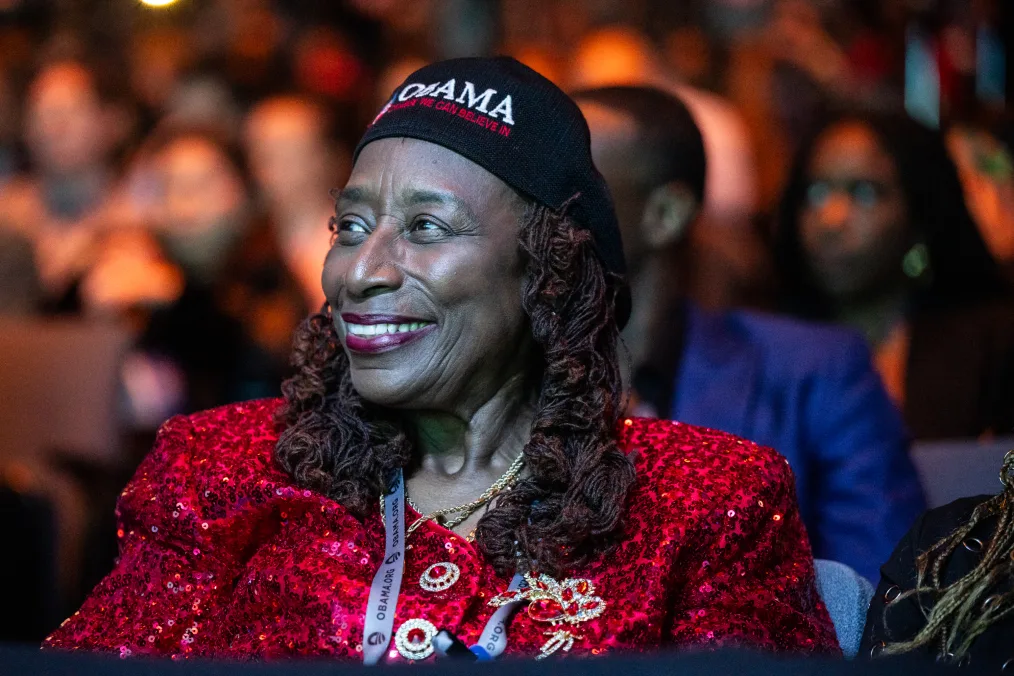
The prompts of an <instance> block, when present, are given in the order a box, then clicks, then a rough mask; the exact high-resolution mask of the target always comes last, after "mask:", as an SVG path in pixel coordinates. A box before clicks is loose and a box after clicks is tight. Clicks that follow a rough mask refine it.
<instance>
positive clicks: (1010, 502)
mask: <svg viewBox="0 0 1014 676" xmlns="http://www.w3.org/2000/svg"><path fill="white" fill-rule="evenodd" d="M1000 480H1001V481H1002V482H1003V491H1001V492H1000V493H999V494H998V495H995V496H985V495H981V496H978V497H974V498H963V499H961V500H957V501H955V502H952V503H951V504H949V505H945V506H943V507H939V508H937V509H934V510H931V511H930V512H927V513H926V514H924V515H923V516H922V517H920V518H919V520H918V521H916V523H915V525H914V526H913V527H912V530H911V531H909V533H908V535H906V536H905V537H904V538H903V539H902V541H901V542H900V543H899V544H898V547H897V548H896V549H895V551H894V554H893V555H891V558H890V559H889V560H888V561H887V563H885V564H884V566H883V568H881V578H880V585H879V586H878V588H877V593H876V595H875V596H874V597H873V603H871V604H870V609H869V613H868V615H867V618H866V629H865V631H864V632H863V647H862V649H861V651H860V654H865V655H870V656H872V657H876V656H878V655H881V654H882V655H885V656H886V655H899V654H904V653H913V654H918V655H924V656H928V657H934V658H936V659H937V660H940V661H944V662H949V663H954V664H961V665H964V664H970V665H972V666H974V667H975V669H976V670H982V672H983V673H986V672H987V671H992V672H993V673H999V672H1001V671H1002V672H1003V673H1009V672H1010V671H1011V669H1014V599H1012V597H1011V591H1012V588H1014V574H1012V560H1014V451H1011V452H1009V453H1007V456H1006V457H1005V458H1004V462H1003V468H1002V469H1001V471H1000Z"/></svg>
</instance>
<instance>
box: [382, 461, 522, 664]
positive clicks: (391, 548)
mask: <svg viewBox="0 0 1014 676" xmlns="http://www.w3.org/2000/svg"><path fill="white" fill-rule="evenodd" d="M384 520H385V525H384V535H385V537H384V541H385V546H384V562H383V563H382V564H381V565H380V567H379V568H378V569H377V572H376V573H375V574H374V576H373V584H372V585H370V597H369V600H368V601H367V603H366V620H365V622H364V624H363V637H364V640H363V664H366V665H374V664H377V663H378V662H380V661H381V660H382V659H383V657H384V653H385V652H387V648H388V646H389V645H390V643H391V638H392V637H393V636H394V631H393V630H394V614H395V610H396V608H397V606H398V596H399V595H400V594H401V579H402V577H403V575H404V573H405V476H404V474H403V473H402V471H401V470H400V469H399V470H398V471H397V472H396V475H395V476H394V481H393V482H392V483H391V485H390V486H388V489H387V494H386V495H385V496H384ZM523 582H524V577H523V576H522V575H521V574H520V573H517V574H515V575H514V578H513V579H512V580H511V583H510V586H509V587H508V589H509V590H512V591H513V590H516V589H518V588H520V586H521V584H522V583H523ZM521 603H522V602H521V601H514V602H512V603H508V604H505V605H503V606H500V607H499V608H497V609H496V612H494V613H493V615H492V616H490V618H489V620H487V621H486V626H485V627H484V628H483V630H482V634H481V635H480V637H479V642H478V643H476V644H475V645H473V646H470V647H469V650H471V651H472V652H473V653H474V654H475V655H476V656H477V657H478V659H479V660H480V661H483V662H485V661H490V660H494V659H496V658H497V657H498V656H499V655H500V654H501V653H502V652H503V651H504V649H505V648H506V647H507V622H508V621H509V620H510V616H511V615H512V614H513V613H514V611H515V610H517V608H518V606H519V605H520V604H521Z"/></svg>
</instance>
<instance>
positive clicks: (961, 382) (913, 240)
mask: <svg viewBox="0 0 1014 676" xmlns="http://www.w3.org/2000/svg"><path fill="white" fill-rule="evenodd" d="M778 228H779V232H778V234H777V242H776V246H777V252H776V253H777V260H778V270H779V273H780V274H782V275H783V277H784V280H785V289H784V293H785V296H784V299H783V300H784V303H785V307H786V308H787V309H788V310H789V311H790V312H792V313H794V314H795V315H797V316H799V317H805V318H810V319H823V320H830V321H834V322H838V323H841V324H845V325H848V326H852V327H854V328H856V329H858V330H860V331H861V332H862V333H863V334H864V335H865V336H866V339H867V340H868V341H869V343H870V345H871V346H872V348H873V350H874V354H875V358H876V364H877V369H878V371H879V372H880V375H881V377H882V378H883V380H884V384H885V385H886V387H887V390H888V392H890V394H891V396H892V397H893V398H894V400H895V401H896V402H897V403H898V405H899V407H901V409H902V410H903V412H904V415H905V420H906V422H907V423H908V426H909V429H910V430H911V432H912V433H913V435H914V436H915V437H916V438H917V439H928V438H963V437H977V436H980V435H983V434H997V435H1008V434H1011V433H1012V432H1014V312H1012V311H1011V309H1010V306H1009V305H1008V302H1007V287H1006V284H1005V283H1004V281H1003V279H1002V276H1001V274H1000V272H999V269H998V267H997V265H996V263H995V261H994V260H993V258H992V257H991V256H990V253H989V250H988V249H987V247H986V245H985V244H984V242H983V239H982V237H981V236H980V235H979V232H978V230H977V228H976V225H975V223H974V221H973V220H972V217H971V215H970V214H969V211H968V208H967V206H966V204H965V199H964V195H963V193H962V187H961V183H960V182H959V180H958V174H957V171H956V170H955V167H954V164H953V162H952V161H951V159H950V158H949V157H948V155H947V151H946V149H945V147H944V144H943V141H942V140H941V138H940V136H939V134H937V133H936V132H932V131H930V130H928V129H925V128H923V127H921V126H920V125H918V124H917V123H915V122H913V121H911V120H909V119H908V118H905V117H902V116H900V115H876V114H843V115H839V116H836V117H832V118H830V119H829V120H827V121H826V122H824V123H823V124H822V125H820V126H819V127H818V129H817V131H816V132H815V133H814V134H813V135H812V136H811V137H810V138H809V139H807V140H806V141H805V142H804V143H803V145H802V146H801V149H800V152H799V154H798V155H797V157H796V160H795V164H794V167H793V170H792V173H791V175H790V180H789V183H788V186H787V188H786V191H785V194H784V197H783V201H782V206H781V213H780V222H779V226H778Z"/></svg>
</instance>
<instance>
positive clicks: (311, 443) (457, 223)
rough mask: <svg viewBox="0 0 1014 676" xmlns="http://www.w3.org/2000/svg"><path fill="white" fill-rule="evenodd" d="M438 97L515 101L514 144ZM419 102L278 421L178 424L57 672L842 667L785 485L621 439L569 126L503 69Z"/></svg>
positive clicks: (467, 73) (302, 347) (382, 151)
mask: <svg viewBox="0 0 1014 676" xmlns="http://www.w3.org/2000/svg"><path fill="white" fill-rule="evenodd" d="M434 82H435V83H438V86H434V87H433V88H432V89H430V86H429V84H427V83H434ZM439 83H442V84H439ZM406 91H409V92H410V93H411V95H412V96H414V97H415V98H408V97H406V96H403V94H404V92H406ZM455 96H457V98H454V97H455ZM438 97H442V99H443V100H452V99H453V100H454V101H455V104H456V105H459V106H460V107H462V109H467V110H469V111H470V112H471V110H472V109H473V108H474V109H475V111H477V112H478V113H481V114H484V115H487V116H488V117H495V116H494V115H493V113H494V112H497V110H499V109H500V108H501V107H503V105H504V104H503V102H504V101H509V102H510V106H509V108H508V109H507V110H509V112H510V115H509V117H510V120H509V122H508V120H507V118H508V115H506V114H505V115H503V117H502V118H501V120H500V122H501V123H504V124H508V123H509V124H510V125H511V127H510V133H509V135H503V134H500V133H498V132H495V131H493V130H492V129H491V128H487V127H485V126H480V125H476V124H474V123H472V122H470V121H469V120H468V119H465V118H463V117H460V116H458V115H448V114H447V112H446V108H447V107H446V106H444V107H443V108H441V109H438V108H437V106H436V105H435V103H436V99H437V98H438ZM406 98H407V100H410V101H418V104H417V105H414V106H402V107H396V106H393V105H389V106H387V107H385V109H384V110H383V111H381V113H380V115H378V117H377V119H376V120H375V121H374V123H373V124H372V125H371V127H370V128H369V129H368V130H367V132H366V134H365V136H364V137H363V139H362V141H361V142H360V144H359V147H358V148H357V151H356V157H355V165H354V168H353V171H352V175H351V177H350V178H349V181H348V184H347V185H346V186H345V188H344V189H342V190H341V191H340V192H339V193H338V199H337V204H336V211H335V216H334V218H333V219H332V221H331V228H332V232H333V244H332V248H331V250H330V252H329V253H328V256H327V260H326V261H325V264H324V272H323V276H322V282H323V288H324V291H325V295H326V297H327V304H326V305H325V307H324V308H323V310H322V312H320V313H318V314H315V315H313V316H312V317H310V318H309V319H308V320H307V321H306V323H305V324H304V325H303V326H302V327H301V329H300V330H299V331H298V333H297V335H296V339H295V347H294V354H293V361H294V365H295V366H296V368H297V375H296V376H295V377H294V378H292V379H291V380H290V381H288V382H287V383H286V384H285V386H284V388H283V391H284V395H285V398H284V401H281V402H279V401H273V400H272V401H258V402H248V403H245V404H241V405H234V406H230V407H226V408H222V409H216V410H214V411H208V412H205V413H201V414H197V415H194V416H190V417H189V418H177V419H174V420H172V421H170V422H169V423H167V424H166V426H165V427H164V429H163V430H162V433H161V436H160V438H159V441H158V443H157V444H156V448H155V450H154V451H153V452H152V454H151V455H150V456H149V457H148V458H147V459H146V461H145V463H144V464H143V465H142V467H141V469H140V470H139V472H138V474H137V476H136V477H135V478H134V480H133V481H132V482H131V484H130V485H129V486H128V487H127V489H126V490H125V491H124V494H123V498H122V500H121V503H120V518H121V524H122V525H121V530H120V537H121V557H120V560H119V563H118V565H117V568H116V570H115V571H114V572H113V573H112V574H111V575H110V576H109V577H108V578H106V580H104V581H103V582H102V583H101V584H100V585H99V586H98V588H96V590H95V591H94V592H93V594H92V596H91V597H90V598H89V599H88V601H87V602H86V603H85V605H84V607H82V609H81V611H79V612H78V613H76V614H75V615H74V616H73V617H71V618H70V619H68V620H67V622H66V623H65V624H64V625H63V626H62V627H61V628H60V629H59V630H58V631H57V632H56V633H55V634H54V635H53V636H51V637H50V638H49V639H47V646H52V647H56V648H62V649H74V648H87V649H94V650H118V651H119V652H120V653H121V654H122V655H127V654H136V653H152V654H161V655H172V656H174V657H188V656H228V657H232V658H250V657H279V656H286V655H304V656H314V655H316V656H323V655H327V656H334V657H339V658H345V659H353V660H360V661H362V662H364V663H366V664H376V663H378V662H382V661H388V662H397V661H403V660H409V661H414V660H422V659H431V658H432V659H435V658H436V657H435V656H438V655H454V654H459V655H465V656H468V657H469V658H471V659H484V660H485V659H493V658H495V657H497V656H498V655H500V654H510V655H515V656H534V657H536V658H539V657H545V656H547V655H550V654H553V653H565V652H571V653H581V654H600V653H602V652H615V651H647V650H654V649H662V648H688V647H693V646H701V647H717V646H721V645H727V644H737V645H746V646H750V647H755V648H762V649H767V650H778V651H798V652H831V653H834V652H836V651H837V644H836V641H835V637H834V629H833V627H832V626H831V623H830V620H829V618H828V616H827V613H826V610H825V609H824V607H823V605H822V604H821V602H820V600H819V598H818V596H817V593H816V589H815V586H814V572H813V562H812V559H811V557H810V550H809V544H808V542H807V540H806V536H805V533H804V530H803V526H802V523H801V520H800V517H799V514H798V509H797V507H796V504H795V498H794V493H793V479H792V475H791V471H790V470H789V468H788V466H787V464H786V462H785V460H784V459H783V458H781V457H780V456H779V455H778V454H777V453H775V452H774V451H772V450H770V449H766V448H762V447H759V446H757V445H755V444H752V443H750V442H747V441H744V440H741V439H736V438H734V437H731V436H729V435H726V434H723V433H721V432H715V431H710V430H704V429H699V428H694V427H690V426H687V425H682V424H679V423H672V422H667V421H657V420H641V419H627V420H620V412H621V411H622V408H623V406H622V404H623V402H622V392H621V383H620V375H619V366H618V361H617V355H616V346H617V339H618V335H619V329H620V328H622V326H623V324H624V323H625V322H626V319H627V315H628V314H629V306H630V299H629V293H628V292H627V290H626V288H625V286H624V285H623V282H622V275H623V272H624V270H623V263H622V261H623V251H622V246H621V244H620V238H619V230H618V226H617V224H616V217H615V213H614V211H613V208H612V204H611V201H610V198H609V194H608V192H607V191H606V188H605V184H604V182H603V181H602V178H601V176H600V175H599V174H598V172H597V171H596V170H595V168H594V166H593V164H592V162H591V155H590V147H589V137H588V128H587V125H586V124H585V121H584V118H583V117H582V116H581V113H580V111H579V110H578V108H577V106H576V105H575V104H574V103H573V101H571V100H570V99H569V98H567V97H566V95H564V94H563V92H561V91H560V90H559V89H557V88H556V87H555V86H554V85H552V84H551V83H550V82H549V81H547V80H545V79H544V78H542V77H541V76H539V75H537V74H536V73H534V72H533V71H531V70H529V69H528V68H526V67H524V66H522V65H521V64H519V63H518V62H516V61H513V60H511V59H461V60H455V61H448V62H443V63H438V64H434V65H431V66H427V67H425V68H423V69H422V70H420V71H419V72H417V73H415V74H413V75H412V76H410V77H409V79H408V80H407V81H406V82H405V83H404V84H403V85H402V87H400V88H399V89H398V90H397V91H396V92H395V95H394V96H393V97H392V99H391V100H392V101H398V100H401V101H405V100H406ZM493 102H501V103H500V104H499V105H498V106H497V108H496V109H495V110H489V109H488V106H490V105H492V103H493Z"/></svg>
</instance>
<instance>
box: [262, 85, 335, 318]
mask: <svg viewBox="0 0 1014 676" xmlns="http://www.w3.org/2000/svg"><path fill="white" fill-rule="evenodd" d="M244 138H245V141H246V148H247V155H248V157H249V158H250V167H251V170H252V173H253V178H254V181H255V182H256V184H257V187H258V189H259V191H260V193H261V195H262V196H263V199H264V202H265V207H266V211H267V216H268V219H269V220H270V222H271V226H272V230H273V232H274V235H275V237H276V238H277V239H278V246H279V249H280V251H281V254H282V257H283V258H284V260H285V263H286V264H287V265H288V268H289V271H290V272H291V273H292V275H293V276H294V277H295V278H296V279H297V280H299V284H300V286H301V287H302V289H303V296H304V298H305V299H306V304H307V306H308V307H311V308H315V309H316V308H319V307H320V306H321V304H322V303H323V302H324V294H323V291H322V290H321V285H320V275H321V270H322V268H323V265H324V257H325V256H326V255H327V251H328V249H329V248H330V237H331V233H330V231H329V230H328V227H327V224H328V220H329V219H330V218H331V216H332V215H333V214H334V203H333V201H332V200H331V198H330V196H329V190H330V188H331V187H332V186H335V185H342V184H343V183H344V180H345V178H346V174H347V172H348V164H349V158H348V151H347V149H345V148H343V147H340V146H339V145H338V144H337V142H336V141H335V140H334V139H332V138H331V135H330V134H329V133H328V120H327V114H326V111H324V110H323V109H321V108H320V107H319V106H317V105H315V104H314V103H312V102H310V101H309V100H307V99H303V98H299V97H295V96H280V97H275V98H271V99H267V100H265V101H263V102H261V103H259V104H258V105H256V106H255V107H254V108H253V110H251V112H250V114H249V115H248V116H247V120H246V125H245V134H244Z"/></svg>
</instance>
